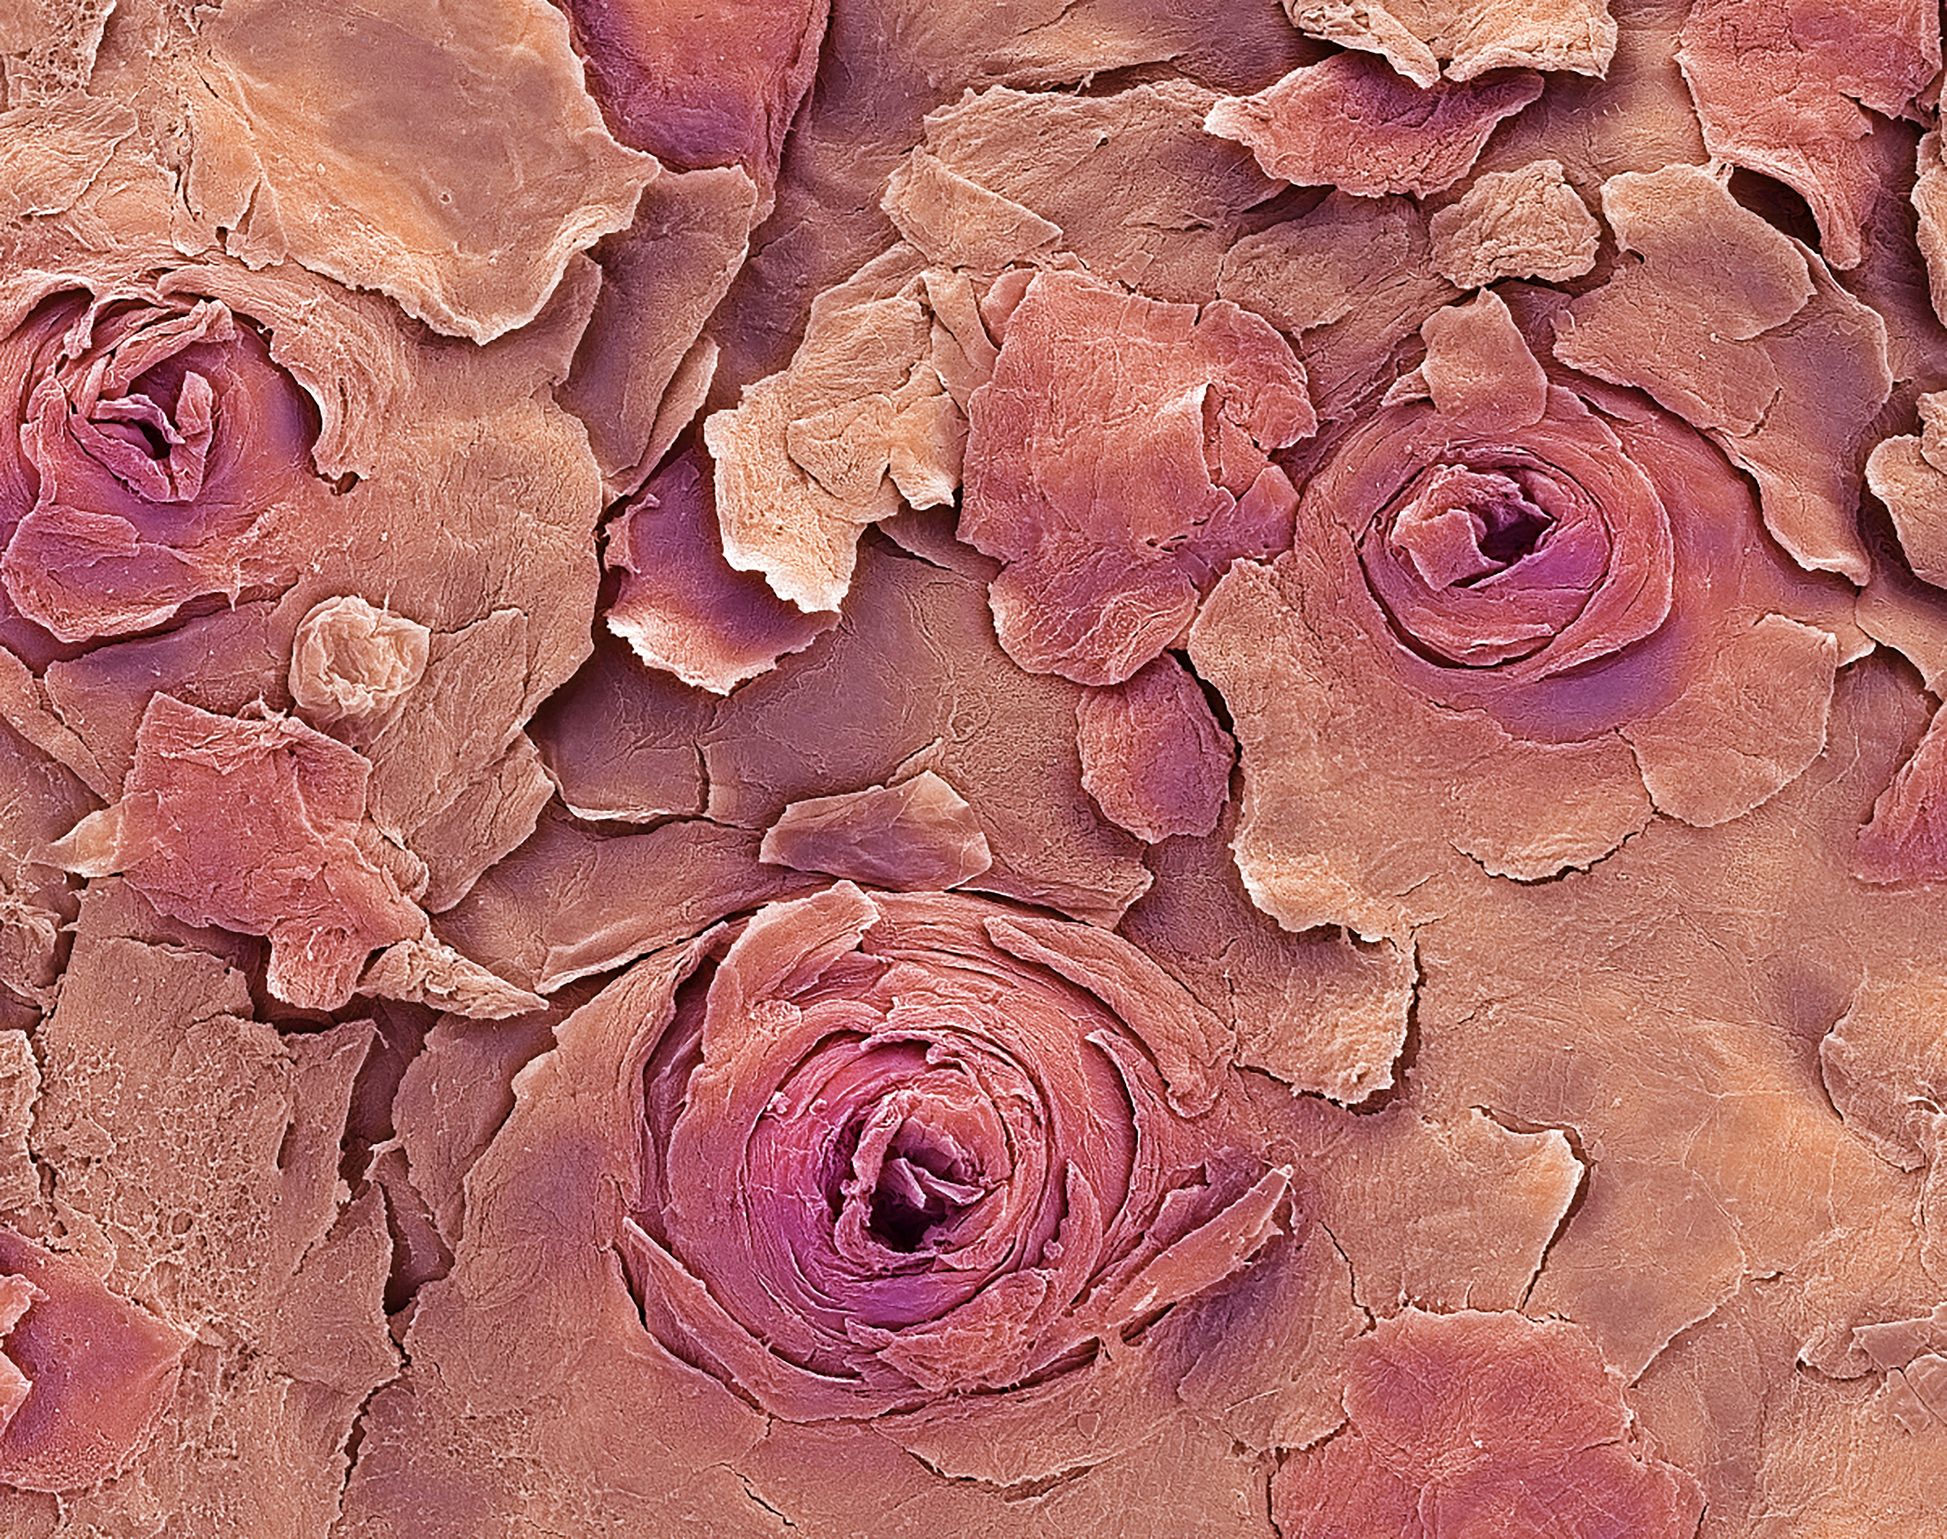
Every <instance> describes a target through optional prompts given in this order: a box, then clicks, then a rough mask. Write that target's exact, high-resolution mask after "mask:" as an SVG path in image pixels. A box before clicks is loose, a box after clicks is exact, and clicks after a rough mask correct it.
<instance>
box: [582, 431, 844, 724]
mask: <svg viewBox="0 0 1947 1539" xmlns="http://www.w3.org/2000/svg"><path fill="white" fill-rule="evenodd" d="M709 476H710V463H709V459H708V457H707V456H705V455H704V454H702V453H701V452H700V451H697V450H694V449H692V450H689V451H688V452H686V453H683V454H680V455H678V456H677V457H676V458H675V459H673V460H671V461H670V462H669V464H668V465H666V466H664V467H663V469H661V470H660V471H658V472H657V473H656V475H655V476H654V477H653V478H652V479H651V480H650V482H649V484H648V485H647V486H645V487H644V488H643V489H642V491H641V492H640V493H639V494H638V495H637V496H636V497H635V498H633V499H632V500H631V501H630V502H629V504H628V506H627V507H626V508H625V509H624V510H623V513H622V516H621V517H620V518H619V519H617V520H616V521H615V522H614V523H613V524H611V525H610V526H609V530H608V554H607V558H606V559H607V562H608V565H609V568H610V570H620V571H621V572H622V574H623V576H622V583H621V587H620V588H619V589H618V590H617V591H616V595H615V598H614V599H613V600H612V601H611V602H610V603H609V605H608V606H607V608H606V611H605V619H606V621H607V624H608V628H609V629H610V630H611V631H613V632H615V634H616V635H618V636H620V637H621V638H622V639H623V640H625V641H627V642H628V643H629V645H630V647H631V648H633V649H634V651H635V654H636V656H637V657H639V658H641V659H642V661H643V662H645V663H647V664H648V665H649V666H650V667H652V668H662V669H665V670H667V671H668V672H670V673H673V674H675V675H676V677H677V678H679V679H681V680H682V681H683V682H684V683H685V684H695V685H698V686H700V687H701V688H703V689H707V690H711V691H713V692H714V693H716V694H719V695H727V694H729V693H730V691H731V690H733V689H734V688H736V687H737V685H739V684H741V683H743V681H744V680H745V679H749V678H754V677H755V676H756V675H758V674H760V673H763V672H765V671H766V670H768V669H770V668H771V667H773V666H775V664H776V663H777V660H778V658H779V657H781V656H783V655H784V654H785V653H787V652H798V651H802V650H803V649H804V648H805V647H808V646H810V645H811V643H812V642H813V641H815V640H816V639H817V638H818V637H819V636H821V635H822V634H824V632H826V631H828V630H830V629H831V628H832V627H833V626H834V625H836V624H838V614H837V612H836V611H822V612H819V613H814V614H806V613H805V612H804V611H802V610H800V609H798V608H796V607H794V606H793V605H790V604H787V603H785V602H784V601H783V600H782V599H780V598H778V597H777V595H776V594H774V593H773V592H771V590H770V588H769V587H767V586H766V585H765V583H764V580H763V578H761V577H759V576H757V575H756V574H754V573H749V572H737V571H733V570H732V569H731V568H730V567H729V566H728V565H727V564H726V563H725V561H724V559H723V548H722V544H721V541H720V540H719V537H718V533H717V517H716V502H715V497H714V494H713V491H712V487H711V483H710V479H709Z"/></svg>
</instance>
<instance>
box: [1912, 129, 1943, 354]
mask: <svg viewBox="0 0 1947 1539" xmlns="http://www.w3.org/2000/svg"><path fill="white" fill-rule="evenodd" d="M1917 163H1918V172H1919V174H1918V176H1917V177H1916V179H1915V181H1914V183H1913V209H1914V212H1915V213H1916V214H1917V215H1918V216H1919V219H1920V228H1919V232H1918V239H1919V242H1920V253H1921V255H1922V256H1924V257H1925V258H1926V261H1927V289H1928V292H1929V293H1930V294H1931V296H1932V298H1933V308H1934V314H1935V315H1938V316H1947V162H1943V160H1942V157H1941V138H1940V130H1939V129H1937V128H1936V129H1932V130H1930V131H1928V132H1927V133H1926V134H1924V135H1922V136H1921V139H1920V149H1919V152H1918V155H1917Z"/></svg>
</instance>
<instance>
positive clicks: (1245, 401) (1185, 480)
mask: <svg viewBox="0 0 1947 1539" xmlns="http://www.w3.org/2000/svg"><path fill="white" fill-rule="evenodd" d="M1105 337H1113V338H1114V339H1115V345H1114V346H1113V347H1105V346H1103V345H1102V341H1103V338H1105ZM968 416H969V419H970V422H971V429H970V432H969V435H968V439H967V471H966V493H965V497H964V499H963V502H962V506H961V514H960V537H961V539H963V540H965V541H967V542H968V543H969V544H971V545H973V546H974V547H975V548H976V549H978V550H980V551H982V552H984V553H985V554H987V555H990V556H994V557H996V558H997V559H999V560H1001V561H1003V562H1006V563H1007V566H1006V569H1005V570H1004V571H1003V572H1002V573H1001V574H1000V576H999V577H997V578H996V579H995V581H994V583H993V585H992V587H991V589H990V596H991V599H992V603H993V610H994V623H995V628H996V630H997V631H998V632H999V635H1000V640H1001V645H1002V646H1003V647H1004V648H1005V649H1006V650H1007V652H1008V654H1009V655H1010V656H1011V657H1013V658H1014V659H1015V661H1017V662H1018V663H1020V664H1021V666H1022V667H1024V668H1027V669H1029V670H1030V671H1032V672H1038V673H1059V674H1061V675H1062V676H1063V677H1065V678H1070V679H1073V680H1075V681H1076V682H1077V683H1080V684H1115V683H1120V682H1122V681H1123V680H1125V679H1128V678H1129V677H1130V676H1131V675H1133V674H1134V673H1135V672H1136V671H1137V670H1138V669H1139V668H1141V667H1142V666H1143V664H1145V663H1147V662H1149V661H1150V660H1151V659H1152V658H1154V657H1156V656H1157V655H1158V654H1160V653H1161V652H1162V650H1163V649H1164V647H1166V646H1167V645H1168V644H1169V643H1170V642H1171V641H1173V640H1174V639H1175V638H1176V636H1177V635H1178V633H1180V631H1181V630H1182V627H1183V626H1184V624H1185V623H1187V621H1188V620H1189V618H1190V616H1191V615H1192V614H1193V613H1194V611H1195V607H1196V601H1197V597H1198V593H1199V590H1200V588H1201V587H1204V586H1207V584H1208V583H1209V581H1210V579H1211V577H1212V576H1213V575H1214V574H1215V572H1216V571H1217V570H1219V569H1220V568H1221V567H1222V565H1223V564H1224V563H1225V562H1227V561H1229V560H1230V559H1231V558H1233V557H1235V556H1239V555H1266V554H1269V553H1270V552H1271V551H1274V550H1276V549H1278V548H1279V547H1280V546H1282V544H1283V543H1284V542H1285V540H1286V539H1287V538H1288V534H1287V529H1288V525H1287V523H1286V519H1287V518H1288V517H1289V513H1290V508H1291V503H1292V500H1293V493H1292V490H1291V483H1290V482H1289V481H1288V480H1286V478H1285V476H1284V473H1283V472H1282V471H1281V470H1279V469H1278V468H1277V467H1276V466H1274V465H1272V464H1271V463H1270V462H1269V455H1270V452H1271V451H1272V450H1274V449H1278V448H1283V447H1285V446H1287V445H1289V444H1292V443H1295V442H1297V441H1298V440H1299V439H1301V438H1304V437H1307V436H1309V435H1310V434H1311V433H1312V432H1313V431H1314V430H1315V429H1316V427H1317V418H1316V416H1315V415H1314V414H1313V412H1312V407H1311V401H1310V399H1309V397H1308V396H1307V394H1306V391H1305V375H1304V369H1303V368H1302V366H1301V365H1300V364H1299V363H1298V360H1297V359H1296V358H1295V357H1294V356H1293V355H1292V352H1291V349H1290V347H1289V346H1288V345H1287V344H1286V343H1285V341H1284V340H1283V338H1281V337H1279V336H1278V334H1277V333H1276V332H1275V331H1273V330H1272V329H1271V327H1270V326H1269V325H1268V324H1267V323H1266V322H1264V321H1263V320H1261V319H1260V318H1259V317H1257V316H1255V315H1251V314H1249V313H1248V312H1246V311H1243V310H1240V309H1238V308H1237V306H1235V305H1233V304H1230V303H1229V302H1227V301H1223V300H1219V301H1218V302H1216V303H1215V304H1211V305H1207V306H1205V307H1204V308H1203V309H1202V310H1201V311H1198V310H1197V309H1196V308H1194V307H1193V306H1190V305H1178V304H1170V303H1166V302H1163V301H1159V300H1153V299H1146V298H1144V297H1143V296H1142V295H1140V294H1131V293H1126V292H1124V291H1123V290H1121V289H1119V288H1117V287H1115V286H1114V285H1111V284H1107V283H1103V282H1101V281H1100V280H1098V279H1095V278H1091V277H1088V276H1086V275H1083V274H1079V273H1066V272H1048V273H1040V274H1037V275H1035V276H1034V277H1033V278H1032V279H1031V280H1030V281H1029V282H1028V283H1027V286H1026V289H1025V292H1024V293H1023V294H1022V295H1021V298H1020V300H1019V303H1018V304H1016V305H1015V306H1014V308H1013V311H1012V313H1011V314H1009V315H1008V317H1007V321H1006V326H1005V329H1004V332H1003V336H1002V341H1001V349H1000V355H999V358H998V360H997V361H996V363H995V365H994V374H993V378H992V379H991V380H989V381H988V382H987V383H986V384H985V385H983V386H981V387H980V388H979V389H978V390H976V391H974V393H973V396H972V398H971V400H970V402H969V405H968Z"/></svg>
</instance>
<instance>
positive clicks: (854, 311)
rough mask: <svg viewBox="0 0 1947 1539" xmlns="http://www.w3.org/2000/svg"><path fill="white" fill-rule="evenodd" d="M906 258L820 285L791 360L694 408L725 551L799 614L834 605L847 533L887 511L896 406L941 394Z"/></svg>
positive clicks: (852, 553) (852, 554) (896, 494)
mask: <svg viewBox="0 0 1947 1539" xmlns="http://www.w3.org/2000/svg"><path fill="white" fill-rule="evenodd" d="M914 256H916V253H913V252H911V251H910V248H902V247H895V248H894V249H893V250H892V251H890V252H888V253H886V256H885V257H883V258H881V259H880V260H879V261H878V262H875V263H873V264H871V265H870V266H869V267H867V268H866V269H864V270H863V271H861V272H860V273H858V274H856V275H855V276H854V277H853V278H852V280H851V281H850V282H848V283H847V284H845V285H843V286H841V287H840V288H836V289H832V290H828V291H827V292H826V293H824V294H822V295H820V296H819V298H818V300H817V302H816V303H815V304H814V305H813V306H812V312H811V319H810V321H809V323H808V324H807V326H806V330H805V339H804V342H803V343H802V344H801V345H800V346H799V348H798V351H797V353H796V354H795V355H794V356H793V358H792V360H791V366H790V368H788V369H787V370H785V371H784V372H783V373H780V374H775V375H772V376H771V377H770V378H768V379H763V380H759V381H758V382H757V383H756V384H754V385H751V386H749V387H747V388H746V389H745V390H744V392H743V396H742V398H741V399H740V400H739V402H738V404H737V406H736V407H735V408H734V409H732V410H728V411H719V412H714V413H712V414H711V415H710V416H709V417H707V418H705V419H704V423H703V438H704V442H705V443H706V444H707V445H708V447H709V450H710V454H711V456H712V458H713V459H714V461H715V466H716V476H715V481H716V505H717V517H718V522H719V525H720V527H721V533H722V540H723V553H724V557H725V559H727V560H728V561H729V563H730V565H731V566H732V567H734V568H736V569H737V570H738V571H740V572H761V573H762V574H763V576H764V580H765V581H766V582H768V583H769V584H770V586H771V591H772V592H773V593H775V594H776V595H777V596H778V597H779V598H781V599H783V600H785V601H786V602H787V603H791V604H795V605H796V606H797V607H798V608H799V609H801V610H804V611H806V612H807V613H817V612H830V611H832V610H835V609H836V608H837V607H838V605H839V601H840V600H841V599H843V598H844V596H845V591H846V589H847V587H848V586H849V585H850V583H851V578H852V565H853V562H854V561H855V560H856V552H857V545H858V539H859V531H860V530H861V529H863V528H864V527H865V526H866V525H867V524H873V523H877V522H878V521H879V520H881V519H885V518H890V517H891V516H892V515H893V514H895V513H897V512H898V511H899V507H900V502H901V496H900V491H899V488H898V485H897V484H896V483H895V482H894V481H893V479H892V477H891V475H890V474H889V472H890V470H891V464H892V437H893V423H894V420H895V418H896V416H897V414H898V412H899V410H900V409H901V408H903V407H905V406H907V405H910V404H911V403H912V402H913V401H914V400H916V399H918V398H920V397H923V396H926V395H936V394H939V393H941V386H940V382H939V377H938V374H937V373H936V372H934V371H933V370H932V369H931V367H930V365H929V364H927V362H926V359H927V357H928V355H929V353H930V351H931V348H932V336H933V333H932V324H931V320H930V318H929V314H928V309H927V305H926V303H925V297H924V293H923V291H922V289H921V286H920V283H919V281H918V273H917V268H918V263H917V262H916V261H913V260H909V258H911V257H914Z"/></svg>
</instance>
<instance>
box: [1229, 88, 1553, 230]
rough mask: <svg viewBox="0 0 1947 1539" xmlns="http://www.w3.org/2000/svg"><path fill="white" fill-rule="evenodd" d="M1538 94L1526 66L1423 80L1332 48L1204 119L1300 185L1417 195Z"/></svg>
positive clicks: (1434, 187) (1450, 179)
mask: <svg viewBox="0 0 1947 1539" xmlns="http://www.w3.org/2000/svg"><path fill="white" fill-rule="evenodd" d="M1540 95H1541V76H1540V75H1538V74H1536V73H1535V72H1534V71H1533V70H1509V71H1506V72H1501V73H1496V74H1493V75H1484V76H1482V77H1481V78H1480V79H1478V80H1470V81H1467V82H1465V83H1456V82H1447V81H1441V82H1440V83H1438V84H1436V85H1431V86H1428V87H1425V88H1424V89H1423V88H1422V87H1420V86H1417V85H1414V84H1413V83H1412V82H1411V81H1408V80H1403V79H1401V78H1400V77H1399V76H1398V75H1396V74H1394V73H1393V72H1392V70H1390V69H1388V68H1387V67H1386V65H1384V64H1383V63H1381V62H1380V61H1379V60H1377V59H1375V58H1373V57H1372V56H1371V55H1369V54H1363V53H1342V54H1334V55H1333V56H1332V57H1331V58H1329V59H1327V60H1325V61H1324V62H1323V63H1322V64H1308V65H1304V66H1302V67H1300V68H1298V69H1295V70H1293V71H1292V72H1291V73H1290V74H1289V75H1286V76H1285V77H1284V79H1282V80H1280V81H1279V82H1278V83H1277V84H1276V85H1274V86H1270V87H1268V88H1267V89H1265V90H1263V91H1260V92H1258V94H1257V95H1255V96H1244V97H1229V98H1226V99H1224V100H1222V101H1220V102H1218V103H1217V105H1216V106H1214V107H1212V108H1211V109H1210V115H1209V116H1208V117H1207V118H1206V119H1205V120H1204V126H1205V127H1206V128H1208V129H1209V130H1210V132H1211V133H1213V134H1216V135H1217V136H1218V137H1219V138H1224V139H1234V140H1236V141H1237V142H1238V143H1239V144H1242V145H1244V146H1245V147H1246V148H1248V149H1249V150H1250V151H1251V153H1252V154H1253V155H1255V156H1256V157H1257V163H1258V164H1259V165H1260V166H1262V167H1263V168H1264V171H1265V174H1266V175H1267V176H1277V177H1283V178H1284V180H1286V181H1287V182H1292V183H1295V184H1296V185H1297V186H1300V187H1337V188H1340V189H1341V190H1342V191H1345V192H1350V193H1355V194H1357V195H1359V196H1360V197H1378V196H1380V195H1382V194H1384V193H1389V192H1410V193H1412V194H1414V195H1415V196H1424V195H1425V194H1426V193H1429V192H1439V191H1440V190H1441V189H1442V188H1446V187H1451V186H1452V185H1453V184H1454V183H1455V182H1457V181H1459V180H1460V179H1461V177H1463V176H1465V175H1466V174H1467V170H1468V167H1470V166H1472V165H1473V163H1474V160H1475V158H1476V157H1477V156H1478V155H1479V154H1480V152H1481V147H1482V146H1483V145H1485V144H1486V143H1487V136H1488V135H1489V134H1491V133H1493V132H1494V128H1495V125H1496V124H1498V123H1499V122H1500V121H1501V120H1502V119H1503V118H1506V117H1512V116H1513V115H1514V114H1515V113H1517V112H1519V111H1520V110H1521V109H1522V108H1523V107H1525V106H1527V105H1528V104H1529V103H1530V102H1532V101H1533V100H1534V99H1535V98H1536V97H1538V96H1540Z"/></svg>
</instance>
